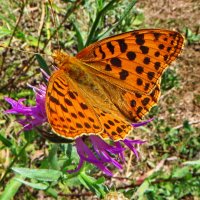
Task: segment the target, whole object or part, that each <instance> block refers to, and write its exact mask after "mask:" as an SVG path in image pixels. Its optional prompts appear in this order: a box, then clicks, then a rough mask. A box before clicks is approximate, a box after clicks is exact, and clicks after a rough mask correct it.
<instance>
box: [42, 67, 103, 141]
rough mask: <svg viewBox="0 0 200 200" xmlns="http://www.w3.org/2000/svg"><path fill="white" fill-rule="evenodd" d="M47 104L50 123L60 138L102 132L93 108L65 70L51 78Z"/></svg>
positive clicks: (72, 137) (57, 72) (73, 137)
mask: <svg viewBox="0 0 200 200" xmlns="http://www.w3.org/2000/svg"><path fill="white" fill-rule="evenodd" d="M45 104H46V112H47V118H48V121H49V123H50V124H51V126H52V128H53V130H54V131H55V132H56V133H57V134H59V135H60V136H63V137H66V138H68V139H75V138H76V137H78V136H81V135H89V134H98V133H101V132H102V126H101V123H100V121H99V119H98V118H97V116H96V113H95V112H94V110H93V108H92V107H91V106H90V105H88V103H87V100H85V99H84V97H83V96H82V94H81V92H80V91H79V89H78V88H77V87H76V85H75V84H74V83H73V81H72V80H71V79H70V78H69V77H68V76H67V74H66V72H65V71H63V70H57V71H56V72H54V73H53V75H52V76H51V77H50V80H49V84H48V88H47V93H46V101H45Z"/></svg>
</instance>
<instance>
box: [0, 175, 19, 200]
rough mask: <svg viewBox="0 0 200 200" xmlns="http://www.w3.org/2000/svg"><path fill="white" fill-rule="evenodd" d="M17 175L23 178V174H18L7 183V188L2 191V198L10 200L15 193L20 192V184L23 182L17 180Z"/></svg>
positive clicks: (0, 198)
mask: <svg viewBox="0 0 200 200" xmlns="http://www.w3.org/2000/svg"><path fill="white" fill-rule="evenodd" d="M17 177H18V178H22V177H21V176H19V175H16V176H15V177H13V178H12V179H10V180H9V181H8V182H7V183H6V187H5V189H4V191H3V192H2V193H1V196H0V200H9V199H13V198H14V196H15V194H16V193H17V192H18V190H19V188H20V186H21V185H22V183H21V182H19V181H17V180H16V178H17Z"/></svg>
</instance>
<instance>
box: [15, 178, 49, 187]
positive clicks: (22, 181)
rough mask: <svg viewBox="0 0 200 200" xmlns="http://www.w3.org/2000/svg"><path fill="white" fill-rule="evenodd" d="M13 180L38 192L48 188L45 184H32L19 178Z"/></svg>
mask: <svg viewBox="0 0 200 200" xmlns="http://www.w3.org/2000/svg"><path fill="white" fill-rule="evenodd" d="M15 180H17V181H19V182H20V183H23V184H25V185H27V186H30V187H32V188H35V189H38V190H46V189H47V188H48V187H49V184H46V183H32V182H28V181H24V180H22V179H19V178H15Z"/></svg>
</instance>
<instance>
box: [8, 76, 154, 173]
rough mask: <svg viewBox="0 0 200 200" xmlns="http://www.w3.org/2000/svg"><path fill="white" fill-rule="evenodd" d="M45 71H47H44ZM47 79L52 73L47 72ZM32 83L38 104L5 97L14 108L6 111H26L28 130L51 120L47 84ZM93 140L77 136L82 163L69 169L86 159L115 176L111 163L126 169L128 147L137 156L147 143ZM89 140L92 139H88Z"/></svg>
mask: <svg viewBox="0 0 200 200" xmlns="http://www.w3.org/2000/svg"><path fill="white" fill-rule="evenodd" d="M43 74H44V73H43ZM45 76H46V79H48V78H49V77H48V76H47V75H45ZM29 87H31V88H32V89H33V90H34V92H35V96H36V105H35V106H25V105H24V103H23V102H24V101H25V99H19V100H18V101H16V100H13V99H11V98H8V97H5V100H6V101H7V102H8V103H10V104H11V106H12V108H11V109H9V110H7V111H5V113H10V114H15V115H22V116H23V117H24V119H18V120H17V122H18V123H20V124H21V125H22V126H23V129H24V130H30V129H33V128H34V127H36V126H40V125H42V124H43V123H44V122H47V116H46V111H45V94H46V88H47V87H46V86H45V85H40V86H39V87H38V88H37V87H33V86H29ZM151 121H152V119H150V120H148V121H146V122H140V123H137V124H132V126H133V127H135V128H137V127H139V126H144V125H146V124H147V123H149V122H151ZM87 140H89V141H90V144H91V147H89V146H88V145H86V143H85V137H79V138H77V139H76V140H75V146H76V149H77V153H78V155H79V157H80V161H79V164H78V166H77V168H76V169H75V170H68V173H74V172H78V171H79V170H80V169H81V167H82V166H83V164H84V163H85V162H88V163H92V164H93V165H95V166H96V167H98V168H99V169H100V170H102V171H103V172H104V173H105V174H106V175H108V176H112V172H111V171H110V170H109V169H108V166H109V164H112V165H114V166H115V167H116V168H118V169H122V168H123V167H122V164H123V163H124V160H125V159H124V151H125V149H126V148H125V147H128V148H129V149H130V150H131V151H133V153H134V154H135V156H136V157H137V159H138V158H139V156H138V152H137V148H136V147H137V145H140V144H142V143H144V141H141V140H130V139H124V140H121V141H117V142H113V144H112V145H111V144H108V143H107V142H105V141H104V140H103V139H101V138H100V137H99V136H95V135H91V136H89V137H87ZM87 144H88V143H87Z"/></svg>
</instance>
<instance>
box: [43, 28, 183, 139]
mask: <svg viewBox="0 0 200 200" xmlns="http://www.w3.org/2000/svg"><path fill="white" fill-rule="evenodd" d="M182 46H183V37H182V36H181V35H180V34H179V33H177V32H174V31H168V30H159V29H150V30H139V31H132V32H128V33H124V34H120V35H117V36H113V37H110V38H106V39H104V40H101V41H99V42H96V43H94V44H92V45H90V46H88V47H86V48H85V49H83V50H82V51H81V52H80V53H78V54H77V55H76V56H75V57H72V56H69V55H67V54H66V53H63V52H60V51H56V52H55V53H54V54H53V58H54V60H55V63H56V64H57V67H58V68H59V69H58V70H57V71H55V72H54V73H53V75H52V76H51V77H50V80H49V85H48V88H47V95H46V112H47V117H48V120H49V123H50V125H51V126H52V128H53V130H54V131H55V132H56V133H57V134H58V135H60V136H62V137H65V138H67V139H75V138H77V137H80V136H82V135H91V134H95V135H99V136H101V137H102V138H105V139H106V138H111V139H112V140H115V141H117V140H120V139H124V138H125V136H126V135H128V134H129V133H130V132H131V131H132V126H131V122H137V121H139V120H140V119H141V118H142V117H143V116H144V115H145V114H146V113H148V112H149V110H150V109H151V107H152V106H154V105H155V104H156V103H157V102H158V99H159V96H160V77H161V75H162V73H163V72H164V70H165V68H166V67H167V66H168V65H169V63H171V62H172V61H173V60H174V59H175V58H176V57H177V56H178V54H179V53H180V51H181V48H182Z"/></svg>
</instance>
